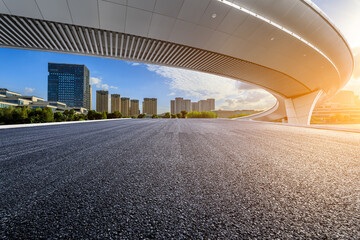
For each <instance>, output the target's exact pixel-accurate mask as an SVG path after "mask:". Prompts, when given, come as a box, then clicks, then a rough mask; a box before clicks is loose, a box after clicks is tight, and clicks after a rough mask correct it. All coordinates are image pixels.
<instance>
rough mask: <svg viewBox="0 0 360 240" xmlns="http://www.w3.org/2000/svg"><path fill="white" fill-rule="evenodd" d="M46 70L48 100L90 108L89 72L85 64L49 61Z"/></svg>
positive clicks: (70, 105)
mask: <svg viewBox="0 0 360 240" xmlns="http://www.w3.org/2000/svg"><path fill="white" fill-rule="evenodd" d="M48 71H49V76H48V101H56V102H63V103H66V105H67V106H69V107H84V108H87V109H90V105H91V102H90V94H91V93H90V85H89V75H90V72H89V69H87V67H86V66H85V65H77V64H64V63H49V64H48Z"/></svg>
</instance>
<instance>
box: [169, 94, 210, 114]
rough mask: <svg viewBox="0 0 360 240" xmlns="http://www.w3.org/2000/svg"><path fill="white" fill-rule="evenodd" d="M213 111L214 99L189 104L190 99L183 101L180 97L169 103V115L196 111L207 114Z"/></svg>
mask: <svg viewBox="0 0 360 240" xmlns="http://www.w3.org/2000/svg"><path fill="white" fill-rule="evenodd" d="M214 110H215V99H213V98H209V99H207V100H200V101H198V102H191V100H190V99H184V98H181V97H177V98H175V100H171V101H170V112H171V114H177V113H181V111H187V112H192V111H197V112H209V111H214Z"/></svg>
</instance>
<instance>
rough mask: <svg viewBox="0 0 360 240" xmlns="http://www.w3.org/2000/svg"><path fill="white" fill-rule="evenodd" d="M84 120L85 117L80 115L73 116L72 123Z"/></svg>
mask: <svg viewBox="0 0 360 240" xmlns="http://www.w3.org/2000/svg"><path fill="white" fill-rule="evenodd" d="M85 119H86V116H85V115H84V114H82V113H78V114H75V115H74V117H73V120H74V121H84V120H85Z"/></svg>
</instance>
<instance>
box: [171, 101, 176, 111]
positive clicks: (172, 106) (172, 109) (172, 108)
mask: <svg viewBox="0 0 360 240" xmlns="http://www.w3.org/2000/svg"><path fill="white" fill-rule="evenodd" d="M170 113H171V114H176V112H175V100H171V101H170Z"/></svg>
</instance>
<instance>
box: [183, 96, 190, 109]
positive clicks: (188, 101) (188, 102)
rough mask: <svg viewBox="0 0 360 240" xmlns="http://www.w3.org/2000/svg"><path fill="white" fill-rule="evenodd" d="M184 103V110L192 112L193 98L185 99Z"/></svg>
mask: <svg viewBox="0 0 360 240" xmlns="http://www.w3.org/2000/svg"><path fill="white" fill-rule="evenodd" d="M184 105H185V106H184V110H185V111H187V112H191V100H190V99H185V100H184ZM184 110H183V111H184Z"/></svg>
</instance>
